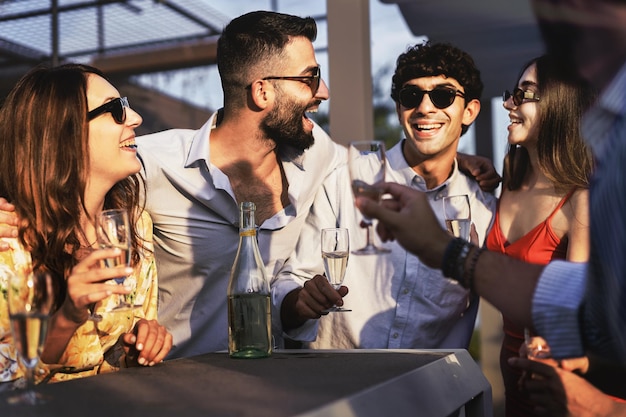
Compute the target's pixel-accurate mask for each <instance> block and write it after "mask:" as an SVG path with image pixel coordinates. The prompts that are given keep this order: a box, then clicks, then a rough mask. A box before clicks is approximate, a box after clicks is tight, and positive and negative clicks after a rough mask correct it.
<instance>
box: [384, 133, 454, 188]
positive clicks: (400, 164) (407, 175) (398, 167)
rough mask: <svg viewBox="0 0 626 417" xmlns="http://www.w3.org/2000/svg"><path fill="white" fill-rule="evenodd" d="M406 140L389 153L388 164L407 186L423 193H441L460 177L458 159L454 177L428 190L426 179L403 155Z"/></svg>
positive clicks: (451, 176)
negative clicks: (409, 185)
mask: <svg viewBox="0 0 626 417" xmlns="http://www.w3.org/2000/svg"><path fill="white" fill-rule="evenodd" d="M405 140H406V139H403V140H401V141H400V142H398V143H397V144H396V145H395V146H394V147H393V148H391V149H390V150H389V152H388V153H387V162H388V163H389V167H390V168H391V170H392V171H394V172H396V173H397V174H398V175H400V176H401V177H402V178H403V179H404V181H405V184H411V186H412V187H413V188H416V189H417V190H419V191H422V192H426V193H433V192H440V191H442V190H444V188H446V187H447V186H448V184H449V183H450V182H452V181H455V179H456V178H457V177H458V175H459V169H458V164H457V162H456V158H455V159H454V167H453V169H452V175H450V176H449V177H448V178H447V179H446V180H445V181H444V182H442V183H441V184H439V185H438V186H436V187H435V188H432V189H430V190H429V189H427V188H426V181H425V180H424V178H423V177H422V176H421V175H419V174H417V173H416V172H415V171H414V170H413V168H412V167H410V166H409V164H408V163H407V162H406V159H405V158H404V154H403V153H402V146H403V144H404V141H405Z"/></svg>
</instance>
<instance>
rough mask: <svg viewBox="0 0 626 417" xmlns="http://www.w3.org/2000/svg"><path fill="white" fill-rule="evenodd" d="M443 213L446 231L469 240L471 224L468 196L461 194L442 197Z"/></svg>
mask: <svg viewBox="0 0 626 417" xmlns="http://www.w3.org/2000/svg"><path fill="white" fill-rule="evenodd" d="M443 213H444V218H445V221H446V228H447V229H448V232H449V233H450V234H451V235H453V236H455V237H460V238H461V239H464V240H467V241H468V242H469V240H470V229H471V225H472V215H471V213H470V204H469V196H468V195H467V194H462V195H452V196H447V197H444V198H443Z"/></svg>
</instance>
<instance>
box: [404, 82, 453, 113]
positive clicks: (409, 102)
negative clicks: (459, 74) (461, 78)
mask: <svg viewBox="0 0 626 417" xmlns="http://www.w3.org/2000/svg"><path fill="white" fill-rule="evenodd" d="M425 94H428V97H430V101H431V102H432V103H433V105H434V106H435V107H437V108H438V109H445V108H446V107H450V106H451V105H452V103H454V100H455V99H456V97H457V96H459V97H463V98H465V94H463V93H462V92H461V91H459V90H457V89H456V88H449V87H445V88H435V89H433V90H422V89H421V88H418V87H416V86H414V85H407V86H406V87H404V88H402V90H400V93H399V94H398V99H399V101H400V104H402V106H403V107H406V108H407V109H414V108H416V107H418V106H419V105H420V104H421V103H422V100H423V99H424V95H425Z"/></svg>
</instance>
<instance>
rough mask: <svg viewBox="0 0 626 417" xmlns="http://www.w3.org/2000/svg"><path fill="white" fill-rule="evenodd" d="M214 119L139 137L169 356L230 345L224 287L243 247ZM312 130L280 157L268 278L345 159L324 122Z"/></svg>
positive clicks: (265, 241) (263, 246)
mask: <svg viewBox="0 0 626 417" xmlns="http://www.w3.org/2000/svg"><path fill="white" fill-rule="evenodd" d="M215 119H216V115H213V116H212V117H211V118H210V119H209V121H208V122H207V123H206V124H205V125H204V126H203V127H202V128H201V129H199V130H186V129H173V130H167V131H164V132H160V133H155V134H152V135H147V136H142V137H139V138H137V144H138V151H139V155H140V159H141V160H142V163H143V167H144V175H145V180H146V189H147V197H146V199H147V200H146V209H147V211H148V212H149V213H150V214H151V216H152V219H153V221H154V241H155V244H156V251H155V255H156V259H157V265H158V270H159V321H160V322H161V323H162V324H163V325H164V326H165V327H166V328H167V329H168V330H169V331H170V332H171V333H172V335H173V338H174V346H173V348H172V351H171V352H170V354H169V356H168V358H175V357H183V356H191V355H196V354H200V353H205V352H212V351H218V350H225V349H227V348H228V311H227V310H228V309H227V302H226V288H227V285H228V280H229V276H230V269H231V266H232V263H233V261H234V259H235V253H236V251H237V247H238V244H239V228H238V227H239V225H238V223H239V207H238V203H237V201H236V199H235V195H234V193H233V190H232V188H231V186H230V181H229V179H228V177H227V176H226V175H225V174H224V173H223V172H222V171H220V170H219V169H218V168H217V167H215V166H213V165H212V164H211V163H210V158H209V156H210V151H211V149H210V135H211V129H212V128H213V127H214V125H215ZM313 134H314V137H315V144H314V145H313V146H312V147H311V148H309V149H308V150H306V151H305V152H304V154H303V155H302V156H301V157H299V158H297V159H294V160H283V161H282V165H283V169H284V172H285V176H286V178H287V181H288V183H289V188H288V196H289V203H290V204H289V205H288V206H287V207H285V209H284V210H282V211H280V212H278V213H276V214H275V215H274V216H272V217H271V218H269V219H267V220H266V221H264V222H263V224H262V225H260V227H259V231H258V240H259V248H260V250H261V256H262V257H263V260H264V262H265V265H266V268H267V272H268V274H269V276H270V277H271V276H272V275H273V274H274V273H275V272H276V271H277V270H278V269H280V268H281V266H282V264H283V263H284V262H285V260H286V259H287V258H288V257H289V255H290V254H291V252H292V251H293V250H294V247H295V244H296V240H297V238H298V235H299V233H300V228H301V227H302V225H303V224H304V220H305V218H306V215H307V214H308V212H309V208H310V207H311V204H312V203H313V199H314V196H315V193H316V192H317V190H318V189H319V188H320V185H321V183H322V181H323V180H324V178H325V177H326V176H327V175H328V174H329V173H330V172H331V171H332V170H333V169H334V168H335V167H336V166H338V165H339V164H341V163H343V162H344V161H345V158H346V150H345V148H344V147H342V146H340V145H338V144H336V143H334V142H332V141H331V140H330V138H329V137H328V135H326V133H324V131H323V130H322V129H321V128H320V127H319V126H315V128H314V130H313ZM234 140H236V138H234Z"/></svg>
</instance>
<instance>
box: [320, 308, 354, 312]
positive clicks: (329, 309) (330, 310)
mask: <svg viewBox="0 0 626 417" xmlns="http://www.w3.org/2000/svg"><path fill="white" fill-rule="evenodd" d="M348 311H352V310H350V309H349V308H343V307H331V308H327V309H326V310H322V313H347V312H348Z"/></svg>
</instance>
